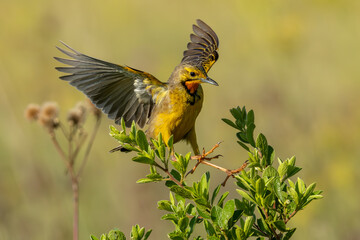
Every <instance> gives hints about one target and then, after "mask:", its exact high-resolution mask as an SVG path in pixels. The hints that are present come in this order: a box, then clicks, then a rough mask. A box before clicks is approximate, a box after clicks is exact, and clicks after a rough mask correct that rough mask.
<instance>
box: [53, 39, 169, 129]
mask: <svg viewBox="0 0 360 240" xmlns="http://www.w3.org/2000/svg"><path fill="white" fill-rule="evenodd" d="M61 43H62V44H63V45H64V46H65V47H66V50H65V49H62V48H60V47H56V48H57V49H58V50H59V51H61V52H62V53H64V54H65V55H67V56H68V57H70V58H71V59H65V58H59V57H55V59H56V60H57V61H59V62H60V63H63V64H66V65H68V66H65V67H56V69H57V70H58V71H60V72H63V73H65V74H67V75H65V76H61V77H60V79H61V80H64V81H68V82H69V83H70V84H71V85H73V86H74V87H76V88H77V89H79V90H80V91H82V92H83V93H84V94H85V95H87V96H88V97H89V98H90V100H91V101H92V102H93V103H94V104H95V106H96V107H98V108H100V109H101V110H102V111H103V112H104V113H106V114H107V115H108V117H109V118H111V119H115V122H116V123H120V119H121V117H124V120H125V123H126V126H130V125H131V122H132V121H133V120H134V121H135V122H136V123H137V124H138V125H139V126H140V127H143V126H144V125H145V123H146V121H147V119H148V118H149V117H150V116H151V112H152V109H153V106H154V100H153V97H152V89H153V88H156V89H159V88H160V89H161V90H162V91H166V90H167V84H166V83H163V82H160V81H159V80H157V79H156V78H155V77H154V76H153V75H151V74H149V73H146V72H143V71H140V70H136V69H134V68H130V67H127V66H120V65H117V64H113V63H109V62H106V61H102V60H99V59H96V58H93V57H90V56H87V55H84V54H82V53H80V52H78V51H76V50H75V49H73V48H71V47H70V46H68V45H66V44H65V43H63V42H61Z"/></svg>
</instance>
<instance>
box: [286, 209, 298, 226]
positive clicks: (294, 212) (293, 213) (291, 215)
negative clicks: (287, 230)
mask: <svg viewBox="0 0 360 240" xmlns="http://www.w3.org/2000/svg"><path fill="white" fill-rule="evenodd" d="M296 213H297V211H296V210H295V211H293V212H292V213H291V214H290V216H289V217H288V219H286V220H285V224H286V223H287V222H288V221H289V220H290V219H291V218H292V217H293V216H294V215H295V214H296Z"/></svg>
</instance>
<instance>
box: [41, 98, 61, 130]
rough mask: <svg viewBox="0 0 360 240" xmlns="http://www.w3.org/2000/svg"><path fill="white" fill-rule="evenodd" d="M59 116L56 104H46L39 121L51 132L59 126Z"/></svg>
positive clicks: (42, 108) (43, 106) (42, 107)
mask: <svg viewBox="0 0 360 240" xmlns="http://www.w3.org/2000/svg"><path fill="white" fill-rule="evenodd" d="M58 114H59V107H58V105H57V103H55V102H45V103H44V104H43V105H42V106H41V109H40V113H39V115H38V121H39V123H40V125H42V126H44V127H46V128H48V129H49V130H52V129H55V128H56V127H57V126H58V125H59V120H58V119H57V117H58Z"/></svg>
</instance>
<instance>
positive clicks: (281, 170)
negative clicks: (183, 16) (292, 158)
mask: <svg viewBox="0 0 360 240" xmlns="http://www.w3.org/2000/svg"><path fill="white" fill-rule="evenodd" d="M287 172H288V163H287V161H284V162H282V163H281V164H280V165H279V167H278V173H279V175H280V177H281V179H283V180H285V178H284V176H286V175H287Z"/></svg>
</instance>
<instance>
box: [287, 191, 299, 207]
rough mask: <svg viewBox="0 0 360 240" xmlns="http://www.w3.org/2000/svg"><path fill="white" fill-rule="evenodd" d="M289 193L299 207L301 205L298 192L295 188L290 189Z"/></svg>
mask: <svg viewBox="0 0 360 240" xmlns="http://www.w3.org/2000/svg"><path fill="white" fill-rule="evenodd" d="M288 193H289V195H290V196H291V197H292V199H293V200H294V202H295V204H296V205H298V204H299V195H298V193H297V192H296V190H295V189H294V188H292V187H290V188H289V189H288Z"/></svg>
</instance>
